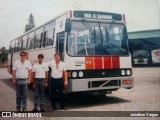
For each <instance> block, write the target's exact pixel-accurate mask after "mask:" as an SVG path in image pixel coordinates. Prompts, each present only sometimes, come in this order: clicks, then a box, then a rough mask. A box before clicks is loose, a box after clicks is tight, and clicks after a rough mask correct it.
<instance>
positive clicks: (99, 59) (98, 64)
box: [94, 57, 102, 69]
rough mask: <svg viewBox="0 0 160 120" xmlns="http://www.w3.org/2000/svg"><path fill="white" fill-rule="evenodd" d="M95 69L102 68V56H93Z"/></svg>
mask: <svg viewBox="0 0 160 120" xmlns="http://www.w3.org/2000/svg"><path fill="white" fill-rule="evenodd" d="M94 64H95V69H102V57H94Z"/></svg>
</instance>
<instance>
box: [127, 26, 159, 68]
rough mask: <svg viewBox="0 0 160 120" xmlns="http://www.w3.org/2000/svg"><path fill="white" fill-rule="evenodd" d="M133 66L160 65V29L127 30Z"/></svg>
mask: <svg viewBox="0 0 160 120" xmlns="http://www.w3.org/2000/svg"><path fill="white" fill-rule="evenodd" d="M128 36H129V46H130V52H131V54H132V65H133V66H160V29H156V30H147V31H136V32H129V33H128Z"/></svg>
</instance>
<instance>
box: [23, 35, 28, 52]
mask: <svg viewBox="0 0 160 120" xmlns="http://www.w3.org/2000/svg"><path fill="white" fill-rule="evenodd" d="M27 44H28V39H27V35H25V36H23V40H22V51H25V50H26V49H27Z"/></svg>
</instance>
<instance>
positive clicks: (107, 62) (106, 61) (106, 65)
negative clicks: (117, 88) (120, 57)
mask: <svg viewBox="0 0 160 120" xmlns="http://www.w3.org/2000/svg"><path fill="white" fill-rule="evenodd" d="M103 59H104V69H111V68H112V58H111V57H104V58H103Z"/></svg>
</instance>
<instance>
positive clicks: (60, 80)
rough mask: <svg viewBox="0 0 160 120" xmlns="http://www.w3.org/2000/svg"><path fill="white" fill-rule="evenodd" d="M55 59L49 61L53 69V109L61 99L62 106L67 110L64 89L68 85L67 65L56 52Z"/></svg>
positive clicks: (51, 81)
mask: <svg viewBox="0 0 160 120" xmlns="http://www.w3.org/2000/svg"><path fill="white" fill-rule="evenodd" d="M54 59H55V60H53V61H51V62H49V66H50V67H51V69H52V73H51V80H50V95H51V96H50V100H51V105H52V109H51V111H54V110H55V109H56V102H57V101H59V103H60V108H61V109H63V110H66V105H65V100H64V93H63V90H64V89H66V87H67V85H68V81H67V72H66V65H65V63H64V62H62V61H61V60H60V59H61V57H60V54H59V53H55V55H54Z"/></svg>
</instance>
